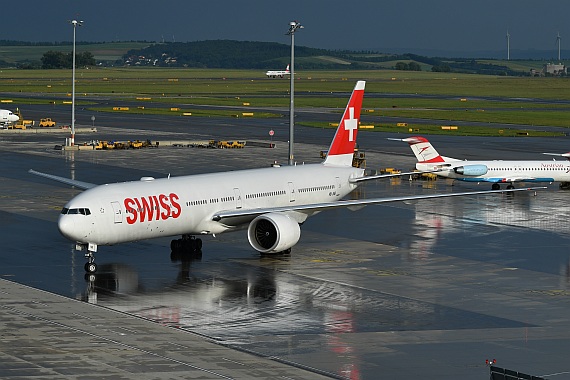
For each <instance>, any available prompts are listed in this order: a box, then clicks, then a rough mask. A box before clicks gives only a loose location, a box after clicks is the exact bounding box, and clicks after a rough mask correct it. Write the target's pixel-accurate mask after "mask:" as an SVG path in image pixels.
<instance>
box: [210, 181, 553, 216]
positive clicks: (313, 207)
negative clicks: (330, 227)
mask: <svg viewBox="0 0 570 380" xmlns="http://www.w3.org/2000/svg"><path fill="white" fill-rule="evenodd" d="M539 189H546V187H545V186H541V187H528V188H519V189H507V190H483V191H468V192H460V193H448V194H427V195H405V196H400V197H388V198H372V199H358V200H341V201H336V202H325V203H313V204H305V205H292V206H286V207H269V208H259V209H249V210H247V209H244V210H228V211H220V212H218V213H216V214H214V215H213V216H212V220H213V221H216V222H222V223H224V224H227V225H238V224H241V223H243V222H244V220H248V219H253V218H255V217H256V216H258V215H262V214H267V213H270V212H277V213H279V212H300V213H304V214H313V213H316V212H319V211H323V210H329V209H334V208H340V207H357V206H366V205H370V204H380V203H390V202H398V201H410V200H418V199H433V198H447V197H460V196H465V195H477V194H490V193H506V192H509V193H511V192H515V191H531V190H539ZM232 219H233V221H232Z"/></svg>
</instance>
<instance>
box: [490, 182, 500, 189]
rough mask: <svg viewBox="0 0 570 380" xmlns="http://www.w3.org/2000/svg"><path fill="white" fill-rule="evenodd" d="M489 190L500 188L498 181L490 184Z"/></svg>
mask: <svg viewBox="0 0 570 380" xmlns="http://www.w3.org/2000/svg"><path fill="white" fill-rule="evenodd" d="M491 190H501V185H499V184H498V183H494V184H493V185H492V186H491Z"/></svg>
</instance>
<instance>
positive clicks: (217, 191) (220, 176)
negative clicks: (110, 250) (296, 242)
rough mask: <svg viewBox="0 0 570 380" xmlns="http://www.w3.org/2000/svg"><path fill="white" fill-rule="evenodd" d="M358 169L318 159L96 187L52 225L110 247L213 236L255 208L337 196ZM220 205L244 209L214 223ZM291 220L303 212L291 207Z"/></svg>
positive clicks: (232, 226) (69, 235)
mask: <svg viewBox="0 0 570 380" xmlns="http://www.w3.org/2000/svg"><path fill="white" fill-rule="evenodd" d="M362 174H363V169H358V168H353V167H343V168H340V167H325V166H323V165H321V164H311V165H299V166H283V167H268V168H265V169H253V170H240V171H234V172H224V173H211V174H202V175H193V176H183V177H173V178H162V179H153V178H145V177H143V178H142V179H141V180H140V181H133V182H126V183H115V184H109V185H103V186H97V187H94V188H92V189H89V190H86V191H85V192H83V193H81V194H79V195H77V196H76V197H75V198H73V199H72V200H71V201H69V202H68V203H67V204H66V205H65V206H64V209H63V210H62V213H61V214H60V216H59V222H58V225H59V229H60V231H61V232H62V234H63V235H64V236H65V237H67V238H69V239H70V240H73V241H77V242H80V243H95V244H98V245H111V244H116V243H121V242H127V241H137V240H143V239H150V238H157V237H162V236H174V235H184V234H189V235H198V234H219V233H222V232H225V231H228V230H230V229H236V228H239V227H243V226H244V224H245V226H247V223H248V222H249V221H251V220H252V219H254V217H255V215H253V216H252V211H253V213H254V212H255V209H258V208H259V209H264V210H265V211H267V209H268V208H278V207H287V206H295V207H296V208H298V207H299V205H303V204H315V203H322V202H333V201H338V200H339V199H341V198H342V197H344V196H345V195H347V194H348V193H350V192H351V191H352V190H353V189H354V188H355V187H356V184H349V178H354V177H360V176H362ZM220 210H226V211H235V210H244V211H247V210H249V212H248V213H246V214H247V215H245V216H244V217H242V218H240V217H239V216H236V217H234V218H233V219H232V218H230V219H224V220H221V221H216V220H215V219H216V218H215V216H216V214H218V213H219V211H220ZM296 215H297V217H298V218H302V219H303V220H296V221H295V223H300V222H303V221H304V218H306V216H308V215H303V214H301V213H296Z"/></svg>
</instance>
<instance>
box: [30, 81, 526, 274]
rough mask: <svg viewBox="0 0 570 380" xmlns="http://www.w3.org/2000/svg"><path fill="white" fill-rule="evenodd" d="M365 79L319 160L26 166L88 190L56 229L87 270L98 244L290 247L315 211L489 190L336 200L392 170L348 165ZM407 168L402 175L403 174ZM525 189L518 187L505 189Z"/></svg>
mask: <svg viewBox="0 0 570 380" xmlns="http://www.w3.org/2000/svg"><path fill="white" fill-rule="evenodd" d="M364 85H365V82H364V81H359V82H357V83H356V86H355V87H354V91H353V92H352V96H351V97H350V100H349V102H348V105H347V107H346V109H345V111H344V114H343V116H342V118H341V121H340V123H339V126H338V129H337V130H336V134H335V136H334V138H333V140H332V143H331V145H330V148H329V150H328V154H327V156H326V159H325V160H324V161H323V162H322V163H320V164H308V165H294V166H280V167H267V168H260V169H249V170H236V171H230V172H221V173H209V174H200V175H189V176H181V177H172V178H171V177H168V178H161V179H154V178H152V177H143V178H141V180H140V181H133V182H123V183H112V184H108V185H101V186H97V185H95V184H91V183H86V182H81V181H77V180H72V179H68V178H63V177H58V176H53V175H50V174H44V173H39V172H36V171H33V170H30V172H31V173H33V174H38V175H41V176H43V177H46V178H50V179H53V180H57V181H59V182H63V183H66V184H69V185H73V186H76V187H78V188H80V189H85V190H86V191H85V192H83V193H81V194H79V195H77V196H76V197H74V198H73V199H71V200H70V201H69V202H67V204H66V205H65V206H64V207H63V210H62V211H61V214H60V216H59V221H58V227H59V230H60V232H61V233H62V234H63V236H65V237H66V238H68V239H70V240H72V241H74V242H76V248H77V249H78V250H81V249H87V253H86V255H85V256H86V258H87V259H88V262H87V264H86V265H85V270H86V271H87V272H88V273H94V272H95V271H96V270H97V265H96V264H95V261H94V260H95V259H94V253H95V252H96V251H97V247H98V246H99V245H113V244H118V243H125V242H131V241H137V240H144V239H152V238H158V237H165V236H175V235H182V239H177V240H173V241H172V243H171V248H172V250H173V252H176V251H178V252H182V251H186V252H189V253H190V254H191V253H198V252H200V253H201V248H202V241H201V239H198V238H195V236H196V235H216V234H220V233H222V232H226V231H235V230H238V229H242V228H247V236H248V240H249V243H250V245H251V246H252V247H253V248H254V249H255V250H257V251H259V252H261V253H269V254H270V253H280V252H289V251H290V249H291V247H293V246H294V245H295V244H297V242H298V241H299V239H300V237H301V229H300V227H299V225H300V224H302V223H303V222H304V221H305V220H306V219H307V217H309V216H311V215H314V214H316V213H318V212H320V211H324V210H328V209H334V208H340V207H351V206H353V207H358V206H364V205H369V204H378V203H387V202H395V201H405V200H413V199H428V198H440V197H452V196H463V195H474V194H487V193H494V191H473V192H461V193H448V194H426V195H406V196H396V197H388V198H376V199H361V200H341V199H342V198H343V197H344V196H346V195H347V194H349V193H350V192H351V191H352V190H354V189H355V188H356V187H357V186H358V183H359V182H361V181H365V180H372V179H378V178H386V177H392V176H394V175H378V176H364V169H362V168H355V167H353V166H352V160H353V155H354V147H355V144H356V135H357V132H358V121H359V119H360V110H361V107H362V99H363V96H364ZM405 174H406V173H404V174H402V175H405ZM518 190H527V189H516V190H510V191H518Z"/></svg>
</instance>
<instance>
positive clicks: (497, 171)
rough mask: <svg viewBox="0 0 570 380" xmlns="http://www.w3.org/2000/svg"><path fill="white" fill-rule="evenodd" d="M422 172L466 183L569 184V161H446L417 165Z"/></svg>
mask: <svg viewBox="0 0 570 380" xmlns="http://www.w3.org/2000/svg"><path fill="white" fill-rule="evenodd" d="M416 169H418V170H422V171H429V170H438V172H437V175H440V176H442V177H447V178H453V179H457V180H460V181H467V182H492V183H512V182H570V161H567V160H564V161H562V160H561V161H556V160H550V161H511V160H509V161H500V160H497V161H450V162H437V163H417V164H416Z"/></svg>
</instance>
